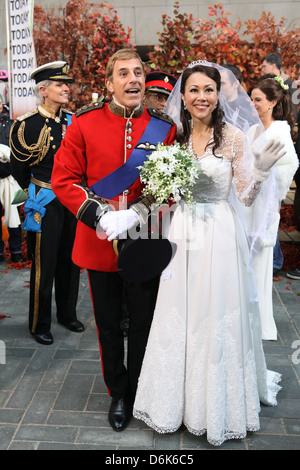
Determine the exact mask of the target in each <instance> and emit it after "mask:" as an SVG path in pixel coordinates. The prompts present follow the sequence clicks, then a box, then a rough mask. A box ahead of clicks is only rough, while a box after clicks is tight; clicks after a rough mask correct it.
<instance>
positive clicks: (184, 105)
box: [183, 102, 186, 110]
mask: <svg viewBox="0 0 300 470" xmlns="http://www.w3.org/2000/svg"><path fill="white" fill-rule="evenodd" d="M183 109H184V110H186V104H185V102H183Z"/></svg>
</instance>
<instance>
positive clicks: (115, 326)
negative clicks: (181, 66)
mask: <svg viewBox="0 0 300 470" xmlns="http://www.w3.org/2000/svg"><path fill="white" fill-rule="evenodd" d="M106 87H107V90H108V92H109V93H110V95H111V96H112V99H111V101H110V102H109V103H95V104H92V105H90V106H86V107H84V108H82V109H81V110H79V111H78V112H76V113H75V116H74V117H73V119H72V124H71V125H70V126H69V127H68V129H67V132H66V136H65V138H64V140H63V143H62V145H61V147H60V149H59V151H58V153H57V155H56V159H55V163H54V169H53V177H52V182H53V190H54V192H55V193H56V194H57V196H58V198H59V199H60V200H61V201H62V203H63V204H65V205H66V206H67V207H69V209H70V210H71V211H72V212H73V213H74V214H76V216H77V218H78V224H77V230H76V237H75V243H74V249H73V260H74V262H75V263H77V264H78V265H79V266H82V267H84V268H86V269H87V270H88V275H89V282H90V287H91V295H92V300H93V306H94V312H95V320H96V325H97V330H98V337H99V343H100V352H101V359H102V367H103V375H104V380H105V383H106V385H107V388H108V391H109V394H110V396H111V397H112V401H111V406H110V410H109V422H110V424H111V426H112V428H113V429H114V430H116V431H122V430H123V429H124V428H125V427H126V425H127V424H128V422H129V420H130V417H131V406H132V404H133V400H134V396H135V392H136V387H137V381H138V377H139V373H140V368H141V364H142V360H143V356H144V352H145V347H146V343H147V339H148V333H149V329H150V325H151V321H152V316H153V311H154V307H155V302H156V295H157V290H158V283H159V276H155V277H153V279H150V280H149V281H146V282H128V281H124V280H123V278H122V277H121V276H120V274H119V272H118V267H117V256H116V254H115V253H114V251H113V248H112V240H113V239H115V238H117V237H118V235H120V234H121V233H123V231H125V232H126V230H129V229H130V228H131V227H133V226H135V225H137V224H139V223H140V220H141V219H143V218H145V220H146V219H147V216H148V211H149V205H148V203H147V200H143V198H141V192H142V185H141V182H140V178H139V170H138V169H137V166H138V165H139V164H142V161H141V160H140V159H141V158H142V159H145V158H146V156H145V155H146V150H147V149H148V148H155V146H156V145H157V144H158V142H164V143H166V144H172V143H173V142H174V138H175V127H176V126H175V125H174V124H173V122H172V121H171V120H170V119H169V118H168V117H167V116H166V115H161V114H159V116H158V113H157V112H155V111H153V110H147V109H145V108H144V106H143V104H142V99H143V94H144V89H145V73H144V67H143V63H142V61H141V59H140V57H139V55H138V54H137V52H135V51H134V50H132V49H121V50H119V51H117V52H116V53H115V54H114V55H113V56H112V57H111V58H110V59H109V61H108V63H107V67H106ZM83 176H84V177H85V180H86V183H87V188H88V189H86V188H84V187H83V186H82V184H81V182H82V177H83ZM123 198H124V200H125V201H127V203H128V204H129V205H130V208H129V209H128V210H127V208H126V209H122V208H121V207H119V209H120V210H115V211H110V210H109V208H110V206H111V205H112V204H113V203H111V202H110V203H109V204H107V203H106V201H107V200H113V201H114V203H118V202H119V201H120V199H121V202H122V201H123ZM139 198H141V202H140V203H138V202H136V201H137V200H138V199H139ZM145 199H147V198H145ZM116 205H117V209H118V204H116ZM125 207H126V206H125ZM115 208H116V207H115ZM107 211H108V212H107ZM99 218H100V227H102V229H104V230H105V232H106V234H107V235H109V237H108V238H107V237H104V236H101V237H98V236H97V232H96V230H95V229H96V226H97V221H98V220H99ZM102 221H103V225H102ZM102 233H103V232H102ZM104 235H105V234H104ZM123 287H125V293H126V297H127V306H128V313H129V319H130V324H129V332H128V354H127V364H124V337H123V333H122V331H121V329H120V321H121V319H122V299H123Z"/></svg>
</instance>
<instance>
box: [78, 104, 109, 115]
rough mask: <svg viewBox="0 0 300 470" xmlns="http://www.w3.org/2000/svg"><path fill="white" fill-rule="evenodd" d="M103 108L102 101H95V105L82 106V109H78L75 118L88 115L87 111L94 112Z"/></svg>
mask: <svg viewBox="0 0 300 470" xmlns="http://www.w3.org/2000/svg"><path fill="white" fill-rule="evenodd" d="M103 106H104V102H103V101H97V102H96V103H90V104H86V105H85V106H82V108H79V109H78V110H77V111H76V113H75V116H76V117H78V116H81V115H82V114H85V113H88V112H89V111H94V110H95V109H101V108H103Z"/></svg>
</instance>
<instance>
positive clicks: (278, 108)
mask: <svg viewBox="0 0 300 470" xmlns="http://www.w3.org/2000/svg"><path fill="white" fill-rule="evenodd" d="M251 98H252V100H253V104H254V107H255V109H256V110H257V113H258V115H259V117H260V119H261V122H262V124H263V126H264V128H265V131H266V137H267V139H268V140H272V139H274V138H277V139H279V140H280V142H282V143H283V144H284V149H285V151H286V154H285V155H284V157H282V158H280V160H278V162H277V163H275V165H274V174H275V178H276V182H277V186H278V206H277V208H276V211H275V212H274V214H273V223H272V224H271V225H270V228H269V230H268V232H267V233H266V234H265V236H264V237H263V239H262V243H263V248H262V251H261V253H260V256H259V257H258V260H257V262H256V264H255V278H256V282H257V287H258V292H259V308H260V317H261V327H262V339H264V340H276V339H277V328H276V324H275V320H274V315H273V296H272V293H273V247H274V246H275V243H276V238H277V233H278V226H279V219H280V212H279V210H280V206H281V202H282V201H283V200H284V199H285V197H286V195H287V192H288V190H289V188H290V185H291V183H292V181H293V177H294V174H295V173H296V170H297V168H298V165H299V162H298V157H297V154H296V151H295V147H294V143H293V140H292V136H291V129H293V127H294V125H295V120H296V117H295V116H293V113H294V111H293V103H292V100H291V98H290V94H289V91H288V88H287V89H286V85H284V83H283V80H282V78H281V77H276V78H267V79H264V80H259V81H258V83H257V84H255V85H254V86H253V88H252V90H251ZM253 130H254V129H253V128H251V129H250V132H253ZM254 206H255V204H254ZM249 210H250V213H251V210H252V207H251V208H250V209H249Z"/></svg>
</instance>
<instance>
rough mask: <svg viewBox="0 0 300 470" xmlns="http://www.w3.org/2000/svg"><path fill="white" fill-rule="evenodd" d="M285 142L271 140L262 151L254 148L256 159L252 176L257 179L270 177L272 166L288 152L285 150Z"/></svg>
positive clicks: (261, 179)
mask: <svg viewBox="0 0 300 470" xmlns="http://www.w3.org/2000/svg"><path fill="white" fill-rule="evenodd" d="M283 148H284V144H281V143H280V142H276V141H275V140H270V142H268V143H267V144H266V145H265V146H264V147H263V148H262V149H261V150H260V151H258V150H253V149H252V152H253V155H254V161H253V166H252V176H253V178H254V179H255V180H257V181H263V180H265V179H267V178H268V176H269V174H270V170H271V168H272V166H273V165H274V164H275V163H276V162H277V161H278V160H279V159H280V158H281V157H283V155H285V154H286V151H285V150H283Z"/></svg>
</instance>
